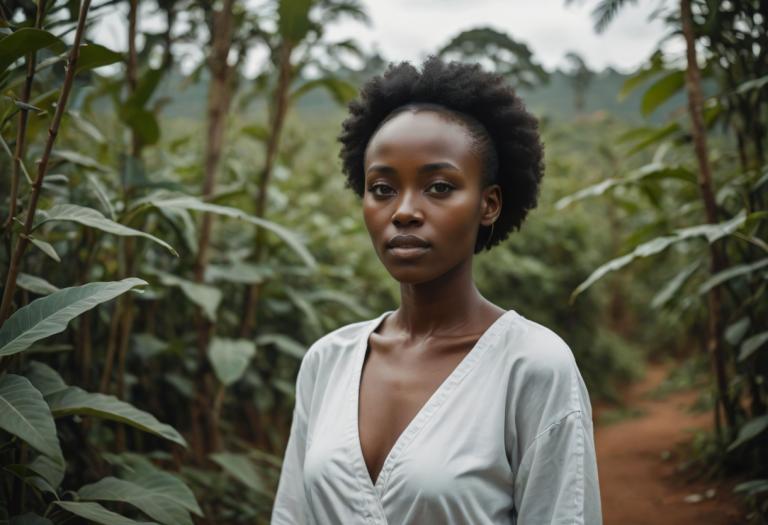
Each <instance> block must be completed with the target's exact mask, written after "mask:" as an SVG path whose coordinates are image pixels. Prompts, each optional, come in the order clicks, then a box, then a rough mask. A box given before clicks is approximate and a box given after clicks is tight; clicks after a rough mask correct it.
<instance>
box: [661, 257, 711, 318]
mask: <svg viewBox="0 0 768 525" xmlns="http://www.w3.org/2000/svg"><path fill="white" fill-rule="evenodd" d="M700 266H701V261H694V262H693V263H692V264H690V265H688V266H686V267H685V268H683V270H682V271H680V273H678V274H677V275H675V276H674V277H673V278H672V279H671V280H670V281H669V282H668V283H667V284H666V285H664V287H663V288H662V289H661V290H660V291H659V293H657V294H656V295H655V296H654V297H653V300H652V301H651V308H659V307H660V306H664V305H665V304H667V302H669V300H670V299H672V297H674V296H675V294H676V293H677V292H678V290H680V288H682V286H683V285H684V284H685V283H686V281H688V278H689V277H690V276H691V275H693V274H694V273H695V272H696V270H698V269H699V267H700Z"/></svg>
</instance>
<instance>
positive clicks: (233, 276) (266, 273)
mask: <svg viewBox="0 0 768 525" xmlns="http://www.w3.org/2000/svg"><path fill="white" fill-rule="evenodd" d="M274 275H275V272H274V270H273V268H272V267H271V266H268V265H264V264H261V265H260V264H253V263H247V262H237V263H234V264H231V265H228V266H222V265H215V264H209V265H208V266H207V267H206V268H205V280H206V281H209V282H215V281H226V282H230V283H238V284H257V283H263V282H264V281H266V280H267V279H269V278H271V277H273V276H274Z"/></svg>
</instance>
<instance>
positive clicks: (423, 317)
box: [392, 257, 492, 339]
mask: <svg viewBox="0 0 768 525" xmlns="http://www.w3.org/2000/svg"><path fill="white" fill-rule="evenodd" d="M472 259H473V258H472V257H469V258H468V259H467V260H466V261H465V262H463V263H461V264H459V265H458V266H456V267H455V268H453V269H451V270H450V271H448V272H447V273H445V274H444V275H442V276H440V278H438V279H435V280H434V281H429V282H425V283H419V284H410V283H401V284H400V308H399V309H398V310H397V311H396V312H394V313H393V314H392V322H393V324H394V325H395V326H396V327H397V329H398V330H399V331H402V332H403V333H405V334H408V336H409V337H410V338H419V339H420V338H424V337H429V336H431V335H442V334H447V333H450V332H451V331H452V330H455V329H460V328H461V327H462V326H466V325H469V324H471V321H472V320H474V318H475V317H476V316H477V315H482V313H483V311H484V310H485V309H486V308H488V306H489V305H491V304H492V303H490V302H489V301H488V300H486V299H485V298H484V297H483V296H482V295H481V294H480V291H479V290H478V289H477V287H476V286H475V283H474V280H473V278H472Z"/></svg>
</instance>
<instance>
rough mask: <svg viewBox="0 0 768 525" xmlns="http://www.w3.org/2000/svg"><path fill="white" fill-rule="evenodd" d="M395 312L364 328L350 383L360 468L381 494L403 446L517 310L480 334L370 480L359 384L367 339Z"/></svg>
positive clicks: (412, 420)
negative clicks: (363, 437) (365, 453)
mask: <svg viewBox="0 0 768 525" xmlns="http://www.w3.org/2000/svg"><path fill="white" fill-rule="evenodd" d="M392 312H394V310H389V311H386V312H384V313H383V314H381V315H380V316H379V317H377V318H375V319H372V320H371V321H370V324H369V325H368V326H367V327H366V329H365V330H364V331H363V334H362V337H361V338H360V341H359V342H358V346H357V348H356V352H355V359H356V361H355V376H354V378H353V380H352V382H351V385H352V394H351V395H350V399H351V400H352V412H353V413H352V417H351V420H352V427H353V428H352V435H353V436H354V448H355V456H356V458H355V459H356V461H355V463H357V466H358V470H359V474H360V475H361V476H362V477H363V479H364V480H365V486H366V488H367V489H369V490H371V489H372V490H373V491H374V493H377V495H378V496H382V495H383V494H384V491H385V489H386V482H387V479H388V476H389V473H390V472H391V470H392V468H393V467H394V465H395V464H396V461H397V458H398V456H399V455H400V454H401V453H402V452H403V451H404V449H405V448H406V447H407V446H408V445H409V444H410V442H411V441H412V440H413V438H414V437H415V436H416V434H417V433H418V432H419V430H421V428H422V427H423V426H424V425H425V424H426V423H427V421H428V420H429V417H430V416H431V415H432V414H433V413H434V412H435V411H436V410H437V408H438V407H440V405H442V403H443V401H444V400H445V399H446V397H447V396H448V394H449V393H450V392H451V391H452V390H453V389H454V388H455V386H456V385H457V384H458V383H459V382H460V381H461V379H462V378H463V377H464V376H465V375H466V374H467V373H468V372H469V371H470V369H471V368H472V366H473V365H474V364H475V363H476V362H477V360H478V359H479V358H480V355H481V354H482V353H483V351H484V350H485V349H486V348H487V347H488V346H489V343H490V341H491V340H492V339H493V336H494V335H495V334H496V332H497V331H498V330H500V329H501V326H502V324H503V323H505V322H506V320H507V319H510V318H511V317H512V316H513V315H514V314H516V312H515V311H514V310H507V311H505V312H504V313H503V314H501V315H500V316H499V317H498V318H497V319H496V320H495V321H494V322H493V323H491V325H490V326H489V327H488V328H486V330H485V331H484V332H483V333H482V334H481V335H480V338H479V339H478V340H477V341H476V342H475V344H474V346H472V348H471V349H470V350H469V352H467V354H466V355H465V356H464V357H463V358H462V360H461V361H460V362H459V364H458V365H456V367H455V368H454V369H453V371H451V373H450V374H448V376H447V377H446V378H445V379H444V380H443V382H442V383H440V386H438V387H437V389H436V390H435V391H434V392H433V393H432V395H431V396H429V398H428V399H427V401H426V402H425V403H424V405H422V407H421V408H420V409H419V410H418V412H416V415H415V416H413V418H412V419H411V421H410V422H409V423H408V425H406V427H405V428H404V429H403V431H402V432H401V433H400V435H399V436H398V437H397V439H396V440H395V442H394V444H393V445H392V448H391V449H390V450H389V452H388V453H387V455H386V457H385V458H384V463H383V464H382V466H381V469H380V470H379V474H378V476H377V477H376V482H375V483H374V482H373V480H372V479H371V475H370V473H369V472H368V467H367V466H366V464H365V457H364V455H363V446H362V442H361V440H360V386H361V382H362V371H363V365H364V362H365V355H366V353H367V351H368V340H369V338H370V336H371V334H372V333H373V332H375V331H376V329H377V328H379V326H381V324H382V322H383V321H384V319H385V318H386V317H387V316H388V315H389V314H391V313H392Z"/></svg>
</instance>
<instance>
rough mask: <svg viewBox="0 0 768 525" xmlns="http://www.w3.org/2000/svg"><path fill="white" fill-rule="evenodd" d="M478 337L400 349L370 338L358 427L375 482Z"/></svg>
mask: <svg viewBox="0 0 768 525" xmlns="http://www.w3.org/2000/svg"><path fill="white" fill-rule="evenodd" d="M476 339H477V337H469V338H462V339H455V340H450V341H446V342H441V343H438V344H437V345H435V344H433V345H431V346H430V348H428V349H427V348H423V347H422V348H419V347H414V348H407V349H406V348H397V349H395V348H392V347H391V346H389V345H386V344H383V343H377V342H375V341H374V340H371V341H370V343H369V347H368V351H367V352H366V357H365V360H364V362H363V368H362V372H361V379H360V393H359V413H358V422H359V428H358V431H359V438H360V446H361V449H362V453H363V459H364V461H365V464H366V467H367V469H368V473H369V475H370V477H371V481H372V482H373V483H375V482H376V480H377V478H378V474H379V472H380V471H381V469H382V467H383V465H384V463H385V461H386V459H387V456H388V455H389V453H390V451H391V450H392V448H393V447H394V446H395V444H396V443H397V440H398V438H399V437H400V436H401V435H402V434H403V433H404V432H405V430H406V429H407V427H408V425H409V424H410V423H411V421H413V420H414V418H415V417H416V416H417V415H418V413H419V412H420V411H421V410H422V409H423V408H424V406H425V405H426V404H427V402H428V401H429V399H430V398H431V397H432V395H433V394H434V393H435V392H436V391H437V390H438V388H440V385H442V384H443V382H445V381H446V379H447V378H448V377H449V376H450V375H451V373H452V372H453V371H454V370H455V369H456V368H457V367H458V365H459V364H460V363H461V361H462V360H463V359H464V358H465V357H466V355H467V354H468V353H469V352H470V350H471V349H472V347H473V346H474V344H475V343H476Z"/></svg>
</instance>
